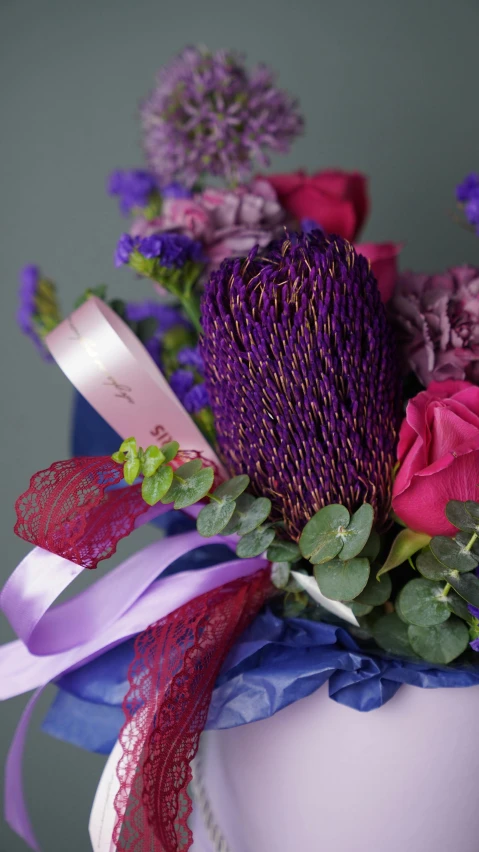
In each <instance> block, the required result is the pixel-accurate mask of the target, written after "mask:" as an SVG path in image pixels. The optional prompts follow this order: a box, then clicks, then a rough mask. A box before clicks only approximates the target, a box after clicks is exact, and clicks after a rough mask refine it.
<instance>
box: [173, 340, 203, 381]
mask: <svg viewBox="0 0 479 852" xmlns="http://www.w3.org/2000/svg"><path fill="white" fill-rule="evenodd" d="M177 361H178V364H179V365H180V367H189V368H190V369H192V370H196V372H197V373H199V374H200V376H202V375H203V374H204V369H205V365H204V363H203V358H202V357H201V352H200V350H199V348H198V346H184V347H183V349H180V351H179V352H178V355H177Z"/></svg>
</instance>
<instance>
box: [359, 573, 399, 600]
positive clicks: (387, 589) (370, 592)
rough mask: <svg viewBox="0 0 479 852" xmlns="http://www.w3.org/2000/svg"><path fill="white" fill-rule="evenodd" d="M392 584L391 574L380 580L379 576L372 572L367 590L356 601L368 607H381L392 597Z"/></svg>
mask: <svg viewBox="0 0 479 852" xmlns="http://www.w3.org/2000/svg"><path fill="white" fill-rule="evenodd" d="M391 591H392V582H391V577H390V576H389V574H384V576H382V577H380V578H379V579H378V576H377V574H375V573H374V572H371V574H370V577H369V580H368V582H367V585H366V588H365V589H364V591H362V592H361V594H360V595H358V596H357V598H355V601H356V602H357V603H360V604H364V605H366V606H371V607H373V606H381V605H382V604H384V603H386V601H388V600H389V598H390V597H391Z"/></svg>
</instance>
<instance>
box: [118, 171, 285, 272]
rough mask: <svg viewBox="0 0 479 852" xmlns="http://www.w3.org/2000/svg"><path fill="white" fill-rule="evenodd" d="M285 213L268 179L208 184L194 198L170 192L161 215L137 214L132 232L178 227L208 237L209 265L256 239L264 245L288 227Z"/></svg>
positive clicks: (144, 233) (147, 233) (205, 241)
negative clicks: (232, 185)
mask: <svg viewBox="0 0 479 852" xmlns="http://www.w3.org/2000/svg"><path fill="white" fill-rule="evenodd" d="M285 224H286V213H285V211H284V210H283V208H282V207H281V205H280V203H279V201H278V199H277V196H276V192H275V190H274V189H273V187H272V186H271V185H270V184H269V183H268V182H267V181H265V180H260V179H258V180H255V181H253V183H251V184H250V185H248V186H239V187H237V188H236V189H211V188H210V189H205V190H204V191H203V192H201V193H197V194H196V195H194V196H193V198H171V199H169V198H167V199H165V201H164V203H163V210H162V215H161V216H159V217H157V218H156V219H152V220H149V221H148V220H146V219H142V218H140V219H136V220H135V221H134V222H133V225H132V228H131V233H132V235H133V236H140V237H145V236H150V235H151V234H154V233H157V232H158V231H165V230H175V231H179V232H180V233H185V234H188V236H191V237H194V239H199V240H201V241H202V242H203V244H204V247H205V253H206V255H207V257H208V258H209V260H210V270H211V269H214V268H216V267H218V266H219V265H220V263H221V261H222V260H224V259H225V257H232V256H235V255H244V254H247V253H248V252H249V250H250V249H251V248H253V246H255V245H260V246H265V245H267V244H268V243H269V242H271V240H272V239H274V238H275V237H278V236H280V235H281V233H282V232H283V227H284V225H285Z"/></svg>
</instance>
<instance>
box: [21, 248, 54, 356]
mask: <svg viewBox="0 0 479 852" xmlns="http://www.w3.org/2000/svg"><path fill="white" fill-rule="evenodd" d="M41 281H42V278H41V273H40V269H39V267H38V266H34V265H33V264H28V265H27V266H24V267H23V269H22V270H21V271H20V287H19V290H18V297H19V302H20V305H19V308H18V312H17V323H18V325H19V327H20V329H21V331H22V332H23V333H24V334H26V335H27V337H29V338H30V340H32V341H33V343H34V344H35V346H36V347H37V349H38V351H39V352H40V354H41V356H42V358H44V360H45V361H52V360H53V358H52V356H51V355H50V353H49V351H48V349H47V348H46V346H45V344H44V343H43V340H42V338H41V336H40V333H39V332H40V328H39V309H38V301H37V298H38V289H39V287H40V284H41ZM50 286H52V285H50Z"/></svg>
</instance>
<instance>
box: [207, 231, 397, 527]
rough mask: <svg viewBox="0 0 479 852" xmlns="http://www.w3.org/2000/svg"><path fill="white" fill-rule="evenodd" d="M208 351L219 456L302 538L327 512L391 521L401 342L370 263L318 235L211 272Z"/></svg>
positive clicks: (337, 240) (229, 261) (344, 243)
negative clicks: (369, 511)
mask: <svg viewBox="0 0 479 852" xmlns="http://www.w3.org/2000/svg"><path fill="white" fill-rule="evenodd" d="M202 325H203V330H204V335H203V337H202V338H201V341H200V350H201V353H202V356H203V360H204V363H205V383H206V389H207V391H208V396H209V400H210V404H211V408H212V411H213V415H214V419H215V426H216V432H217V438H218V444H219V448H220V451H221V454H222V457H223V460H224V462H225V464H226V467H227V469H228V470H229V472H230V473H231V474H240V473H247V474H248V475H249V476H250V478H251V483H252V489H253V491H254V492H255V493H256V494H258V495H262V496H265V497H269V498H270V499H271V501H272V503H273V507H274V516H275V517H276V518H277V519H279V520H283V521H284V523H285V525H286V529H287V530H288V532H289V534H290V535H291V536H292V537H293V538H295V539H297V538H298V537H299V535H300V534H301V531H302V529H303V527H304V525H305V523H306V521H307V520H308V519H309V518H311V517H312V515H313V514H314V513H315V512H317V511H318V510H319V509H320V508H322V507H323V506H325V505H327V504H330V503H342V504H343V505H345V506H346V507H347V508H348V509H349V510H350V511H353V510H355V509H357V508H358V507H359V506H360V505H361V504H362V503H363V502H369V503H371V504H372V506H373V507H374V510H375V516H376V523H377V525H378V526H379V528H381V527H382V526H383V525H384V523H385V522H386V520H387V517H388V513H389V507H390V501H391V485H392V470H393V466H394V463H395V449H396V440H397V433H398V428H399V423H400V392H399V386H400V382H399V376H398V372H397V357H396V353H395V348H394V342H393V336H392V334H391V330H390V328H389V325H388V322H387V319H386V314H385V309H384V306H383V304H382V302H381V297H380V294H379V290H378V287H377V283H376V280H375V278H374V276H373V275H372V273H371V271H370V268H369V263H368V261H367V260H366V258H364V257H362V256H361V255H359V254H356V252H355V250H354V249H353V247H352V246H351V244H350V243H349V242H347V241H346V240H343V239H342V238H340V237H326V236H325V235H323V234H322V233H321V232H318V231H315V232H313V233H312V234H310V235H307V234H298V235H296V238H295V239H294V240H293V239H291V235H289V234H286V235H285V238H284V239H282V240H277V241H276V242H274V243H272V244H271V245H270V246H268V248H267V249H261V250H252V251H251V252H250V253H249V255H248V257H247V258H246V259H245V260H242V259H239V258H237V259H227V260H225V261H224V262H223V264H222V265H221V267H220V269H219V270H218V271H217V272H213V273H212V275H211V277H210V279H209V282H208V284H207V285H206V289H205V294H204V297H203V302H202Z"/></svg>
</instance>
